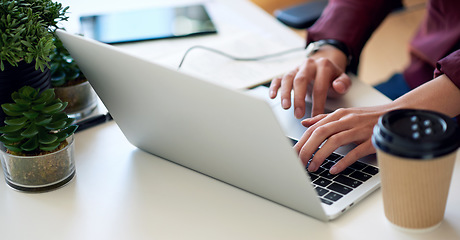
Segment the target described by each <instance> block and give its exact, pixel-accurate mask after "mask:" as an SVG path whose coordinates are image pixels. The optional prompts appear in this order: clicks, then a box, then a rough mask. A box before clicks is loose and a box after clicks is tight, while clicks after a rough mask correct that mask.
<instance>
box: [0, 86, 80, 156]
mask: <svg viewBox="0 0 460 240" xmlns="http://www.w3.org/2000/svg"><path fill="white" fill-rule="evenodd" d="M11 97H12V99H13V101H14V103H5V104H2V108H3V111H4V112H5V114H6V115H7V118H6V119H5V124H6V125H5V126H3V127H0V133H2V135H1V136H0V142H2V143H3V144H4V146H5V147H6V148H7V149H8V150H9V151H10V152H12V154H16V155H21V154H22V155H38V154H39V153H40V152H51V151H53V150H55V149H57V148H58V147H59V146H60V145H61V143H64V142H66V138H67V137H69V136H71V135H72V134H73V133H74V132H75V130H77V126H76V125H73V122H74V119H73V118H69V117H68V116H67V114H65V113H64V112H63V110H64V109H65V107H66V106H67V103H66V102H62V101H61V100H60V99H58V98H56V97H55V94H54V89H47V90H45V91H43V92H42V93H39V91H38V90H36V89H34V88H32V87H29V86H25V87H22V88H21V89H19V91H17V92H14V93H13V94H11Z"/></svg>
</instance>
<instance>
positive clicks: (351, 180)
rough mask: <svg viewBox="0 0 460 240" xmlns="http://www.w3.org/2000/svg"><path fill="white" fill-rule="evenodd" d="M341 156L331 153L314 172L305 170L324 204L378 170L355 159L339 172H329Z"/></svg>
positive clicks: (346, 192)
mask: <svg viewBox="0 0 460 240" xmlns="http://www.w3.org/2000/svg"><path fill="white" fill-rule="evenodd" d="M342 158H343V155H340V154H337V153H332V154H331V155H330V156H329V157H327V158H326V160H325V161H324V162H323V164H322V165H321V167H320V168H319V169H318V170H317V171H316V172H308V171H307V172H308V174H309V175H310V178H311V181H312V184H313V186H314V188H315V189H316V192H317V193H318V195H319V197H320V199H321V201H322V202H323V203H325V204H328V205H331V204H333V203H334V202H336V201H338V200H339V199H341V198H342V197H343V196H344V195H346V194H348V193H350V192H352V191H353V190H354V189H355V188H357V187H358V186H359V185H361V184H362V183H363V182H365V181H367V180H369V179H370V178H371V177H372V176H373V175H375V174H377V173H378V172H379V169H378V168H377V167H375V166H372V165H370V164H366V163H363V162H359V161H357V162H355V163H353V164H352V165H351V166H349V167H348V168H346V169H345V170H344V171H342V172H340V173H339V174H336V175H332V174H330V173H329V169H330V168H331V167H332V166H333V165H334V164H335V163H336V162H337V161H339V160H340V159H342Z"/></svg>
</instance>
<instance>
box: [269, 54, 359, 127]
mask: <svg viewBox="0 0 460 240" xmlns="http://www.w3.org/2000/svg"><path fill="white" fill-rule="evenodd" d="M346 65H347V58H346V56H345V54H343V52H341V51H340V50H338V49H336V48H335V47H332V46H327V45H326V46H323V47H322V48H321V49H320V50H319V51H318V52H317V53H315V55H313V56H312V57H310V58H308V59H306V61H305V62H304V63H303V64H302V65H300V66H299V67H297V68H296V69H294V70H292V71H291V72H289V73H287V74H286V75H284V76H283V77H278V78H275V79H273V80H272V82H271V84H270V91H269V95H270V97H271V98H275V97H276V96H277V93H278V91H279V92H280V94H281V105H282V107H283V108H284V109H289V108H290V107H291V91H292V90H294V115H295V117H296V118H299V119H300V118H302V117H303V116H304V115H305V97H306V96H307V94H310V95H311V96H312V106H313V109H312V116H316V115H318V114H321V113H324V105H325V103H326V98H327V97H328V96H330V97H338V96H341V95H343V94H345V93H346V92H347V91H348V89H349V88H350V86H351V79H350V78H349V77H348V75H346V74H345V72H344V71H345V68H346Z"/></svg>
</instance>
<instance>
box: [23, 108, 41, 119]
mask: <svg viewBox="0 0 460 240" xmlns="http://www.w3.org/2000/svg"><path fill="white" fill-rule="evenodd" d="M22 114H23V115H24V116H26V117H27V118H28V119H35V118H36V117H38V115H39V113H38V112H35V111H32V110H30V111H27V112H24V113H22Z"/></svg>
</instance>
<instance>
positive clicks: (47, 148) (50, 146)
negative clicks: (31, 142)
mask: <svg viewBox="0 0 460 240" xmlns="http://www.w3.org/2000/svg"><path fill="white" fill-rule="evenodd" d="M60 144H61V143H60V142H55V143H52V144H46V145H41V146H40V149H41V150H43V151H53V150H54V149H56V148H57V147H59V145H60Z"/></svg>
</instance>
